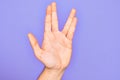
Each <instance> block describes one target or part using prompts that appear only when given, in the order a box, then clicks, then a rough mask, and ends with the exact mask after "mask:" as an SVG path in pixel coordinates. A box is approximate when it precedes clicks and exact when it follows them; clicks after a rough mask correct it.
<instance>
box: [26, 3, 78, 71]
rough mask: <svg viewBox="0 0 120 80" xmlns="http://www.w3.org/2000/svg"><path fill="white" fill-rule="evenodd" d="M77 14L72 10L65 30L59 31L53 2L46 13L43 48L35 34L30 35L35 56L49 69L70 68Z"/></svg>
mask: <svg viewBox="0 0 120 80" xmlns="http://www.w3.org/2000/svg"><path fill="white" fill-rule="evenodd" d="M75 13H76V10H75V9H72V11H71V13H70V15H69V18H68V20H67V22H66V24H65V26H64V28H63V30H62V31H59V29H58V19H57V10H56V3H55V2H53V3H52V4H51V5H49V6H48V7H47V11H46V19H45V31H44V40H43V43H42V47H40V46H39V44H38V41H37V39H36V38H35V37H34V36H33V34H31V33H29V34H28V37H29V40H30V43H31V46H32V48H33V50H34V53H35V56H36V57H37V58H38V60H40V61H41V62H42V63H43V64H44V65H45V66H46V67H47V68H50V69H65V68H66V67H67V66H68V64H69V62H70V58H71V53H72V38H73V34H74V31H75V27H76V23H77V18H76V17H75Z"/></svg>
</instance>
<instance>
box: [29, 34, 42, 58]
mask: <svg viewBox="0 0 120 80" xmlns="http://www.w3.org/2000/svg"><path fill="white" fill-rule="evenodd" d="M28 38H29V41H30V44H31V46H32V49H33V50H34V54H35V56H36V57H37V58H40V57H41V55H42V49H41V48H40V46H39V43H38V41H37V39H36V38H35V37H34V35H33V34H32V33H29V34H28Z"/></svg>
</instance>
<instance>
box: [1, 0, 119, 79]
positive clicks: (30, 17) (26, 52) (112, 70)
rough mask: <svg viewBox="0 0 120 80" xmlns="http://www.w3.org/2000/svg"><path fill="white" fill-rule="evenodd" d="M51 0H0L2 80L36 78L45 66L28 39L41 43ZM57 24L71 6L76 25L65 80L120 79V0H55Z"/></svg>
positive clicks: (64, 18)
mask: <svg viewBox="0 0 120 80" xmlns="http://www.w3.org/2000/svg"><path fill="white" fill-rule="evenodd" d="M51 2H53V0H0V80H8V79H9V80H36V78H37V77H38V75H39V74H40V72H41V71H42V70H43V67H44V66H43V64H42V63H41V62H39V61H38V60H37V59H36V58H35V56H34V54H33V50H32V48H31V46H30V44H29V40H28V37H27V34H28V32H32V33H33V34H34V35H35V36H36V37H37V39H38V41H39V44H40V45H41V44H42V39H43V32H44V18H45V13H46V12H45V11H46V7H47V5H48V4H50V3H51ZM55 2H56V3H57V11H58V19H59V29H60V30H62V28H63V26H64V24H65V22H66V20H67V17H68V15H69V12H70V10H71V9H72V8H75V9H76V10H77V17H78V24H77V27H76V32H75V36H74V39H73V53H72V59H71V62H70V65H69V67H68V68H67V69H66V71H65V74H64V76H63V80H120V0H56V1H55Z"/></svg>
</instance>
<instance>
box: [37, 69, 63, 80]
mask: <svg viewBox="0 0 120 80" xmlns="http://www.w3.org/2000/svg"><path fill="white" fill-rule="evenodd" d="M63 73H64V70H63V69H50V68H47V67H45V68H44V70H43V72H42V74H41V76H40V77H39V78H38V80H61V78H62V75H63Z"/></svg>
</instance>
